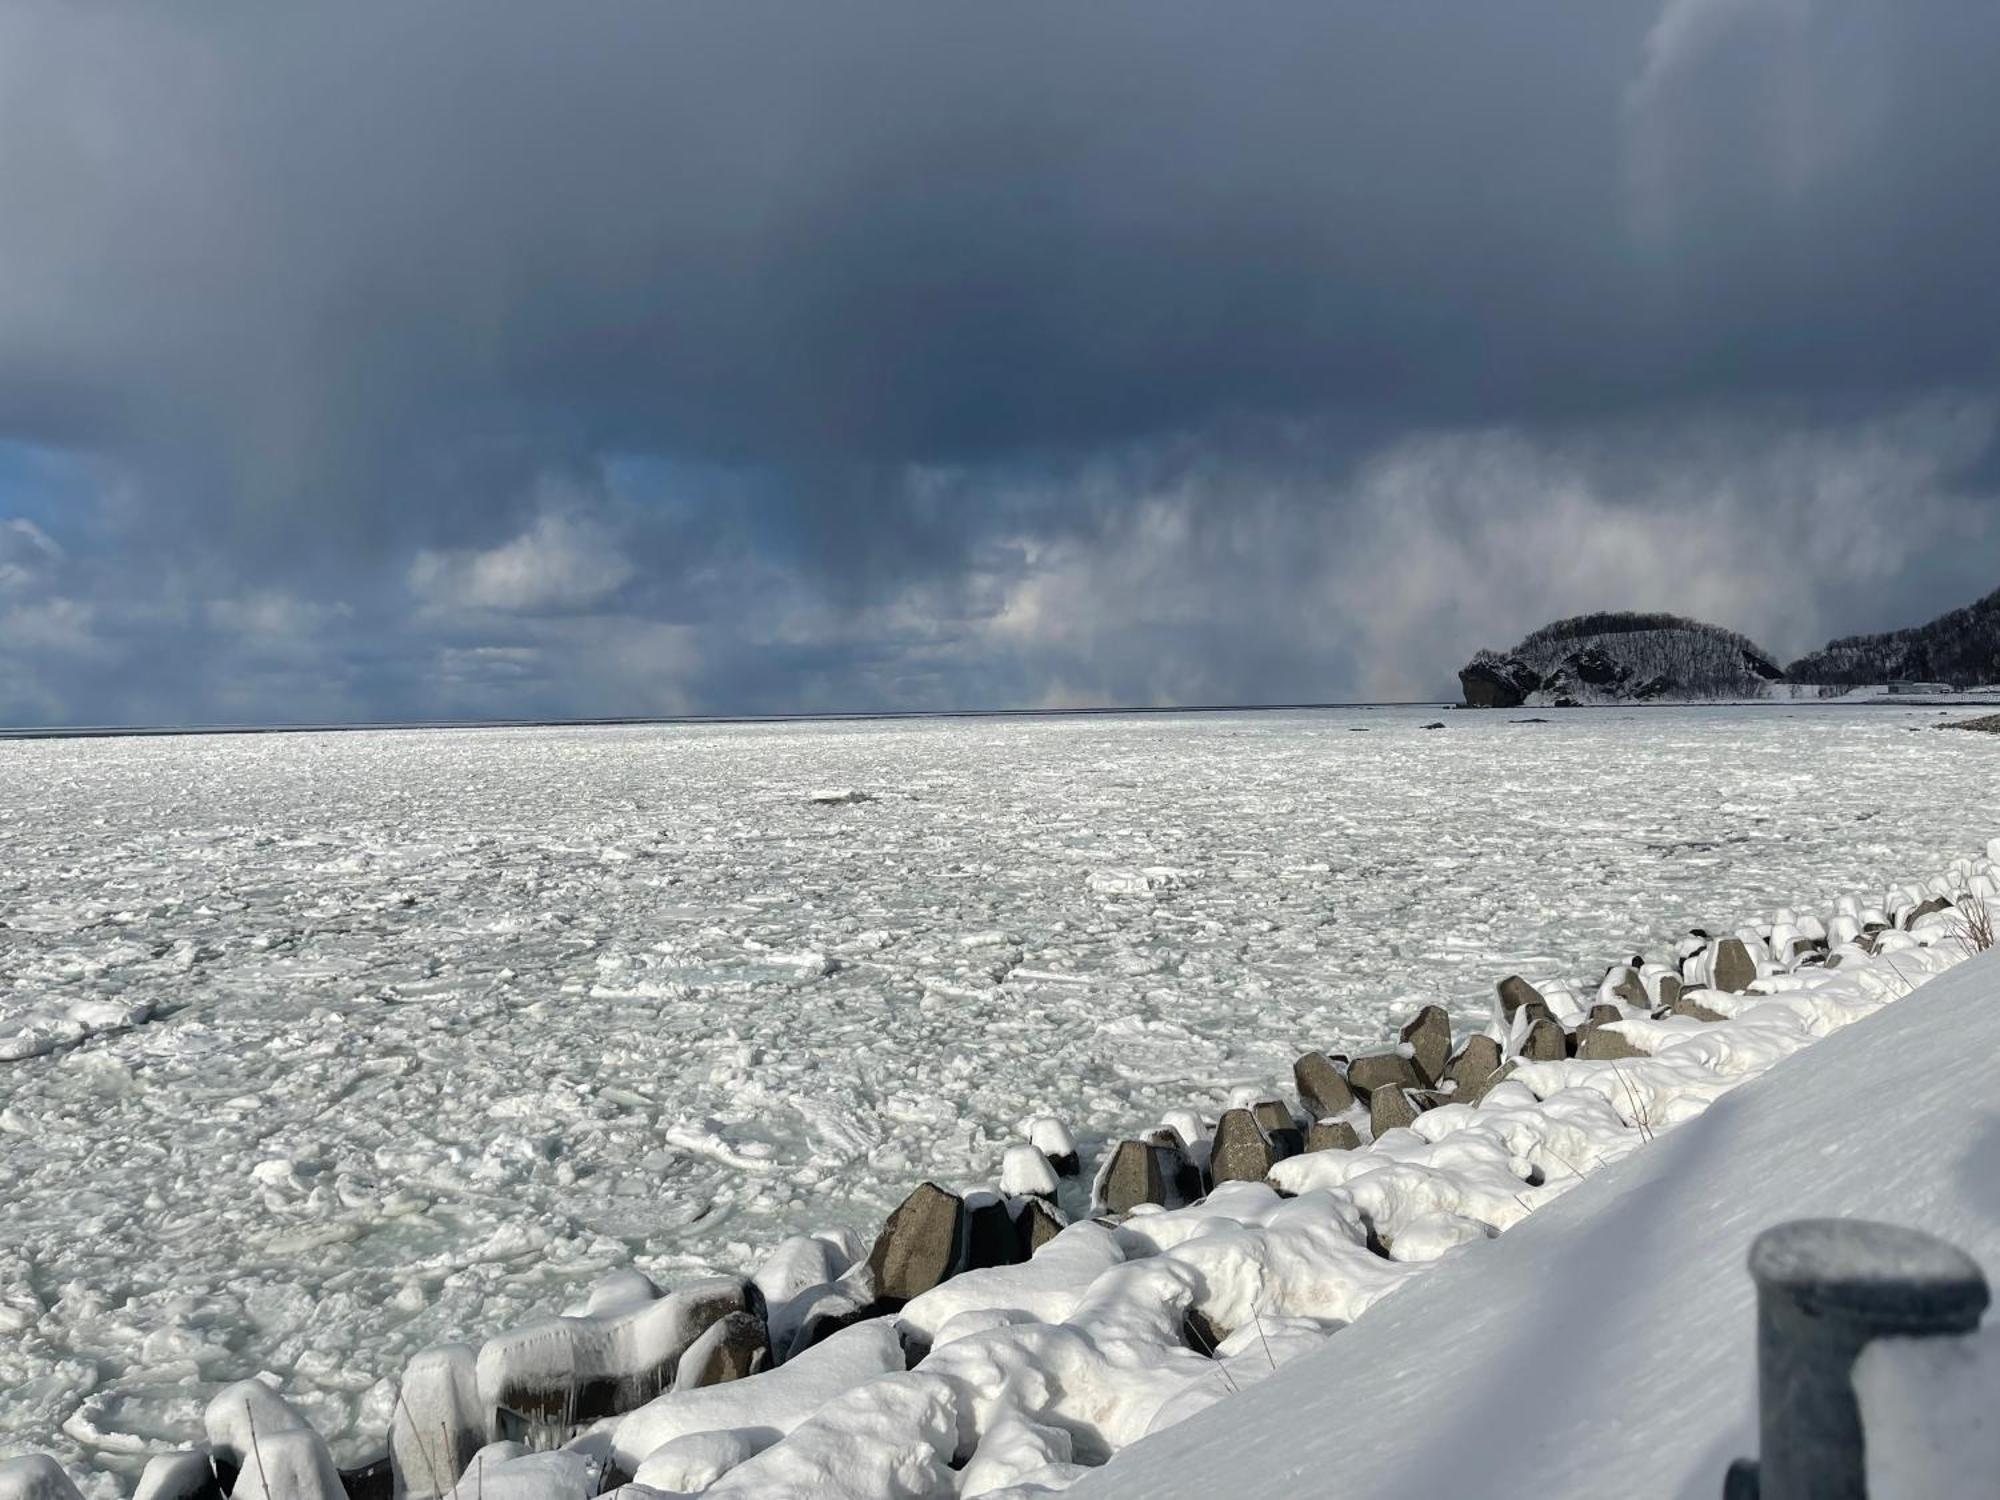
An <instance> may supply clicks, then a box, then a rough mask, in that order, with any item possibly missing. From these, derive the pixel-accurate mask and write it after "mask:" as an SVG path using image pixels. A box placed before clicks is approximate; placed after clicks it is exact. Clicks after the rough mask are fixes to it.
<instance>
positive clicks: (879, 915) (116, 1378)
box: [0, 705, 1993, 1493]
mask: <svg viewBox="0 0 2000 1500" xmlns="http://www.w3.org/2000/svg"><path fill="white" fill-rule="evenodd" d="M1528 717H1531V716H1530V715H1526V714H1521V713H1489V714H1449V713H1447V714H1442V715H1433V714H1431V713H1429V712H1411V711H1402V710H1395V711H1387V710H1383V711H1369V712H1342V713H1319V714H1298V715H1255V716H1249V715H1246V716H1217V717H1207V716H1204V717H1189V718H1178V719H1157V718H1147V719H1117V720H1114V719H1080V720H1048V721H1027V722H1022V721H984V722H939V723H919V724H907V723H904V724H892V725H870V724H855V725H840V726H812V725H793V726H785V727H777V728H773V727H755V728H746V727H739V728H712V729H633V730H580V731H563V730H539V731H527V730H514V731H483V732H466V733H385V734H371V735H325V736H288V737H259V738H245V739H227V740H218V739H160V740H107V741H71V742H42V743H21V744H10V745H5V746H0V758H4V763H5V768H6V771H7V776H8V785H9V788H10V794H11V795H10V796H9V797H8V798H7V799H6V801H5V802H4V804H0V921H4V922H5V923H6V924H7V926H6V927H5V928H0V1055H13V1056H15V1057H16V1058H17V1059H18V1060H15V1061H11V1062H4V1063H0V1184H4V1185H5V1190H6V1193H7V1203H8V1213H7V1215H6V1216H5V1218H4V1220H3V1221H0V1325H4V1326H5V1327H7V1328H8V1329H9V1330H10V1337H9V1338H8V1339H7V1340H6V1341H4V1342H0V1388H4V1389H6V1390H7V1391H8V1392H9V1394H8V1395H7V1396H5V1397H0V1452H7V1451H16V1450H28V1449H46V1450H48V1451H52V1452H55V1453H56V1454H58V1456H60V1457H62V1458H63V1459H64V1460H65V1462H67V1463H68V1464H69V1465H70V1467H71V1468H72V1470H73V1471H76V1472H79V1473H88V1472H89V1471H91V1470H93V1469H94V1470H95V1471H96V1476H97V1477H96V1480H95V1481H94V1482H95V1486H96V1488H97V1489H98V1490H99V1491H100V1492H103V1493H111V1492H113V1491H114V1489H115V1482H114V1480H113V1479H112V1477H111V1475H112V1473H113V1472H115V1471H118V1470H121V1469H122V1470H123V1471H124V1472H125V1473H127V1474H129V1473H130V1472H132V1471H133V1470H134V1469H135V1468H136V1467H137V1463H138V1455H139V1452H140V1450H141V1449H142V1448H143V1447H144V1446H145V1445H146V1444H147V1443H148V1441H149V1440H152V1439H156V1438H169V1437H170V1438H173V1439H175V1440H181V1439H184V1438H185V1437H186V1436H187V1435H188V1434H189V1433H190V1432H193V1431H196V1430H198V1429H199V1425H200V1422H199V1418H200V1410H201V1406H202V1403H203V1401H204V1399H205V1398H206V1396H207V1395H209V1394H210V1393H212V1392H213V1390H214V1389H215V1388H216V1387H217V1386H218V1385H219V1384H220V1383H221V1382H223V1381H225V1380H228V1379H234V1378H237V1377H240V1376H244V1375H248V1374H251V1373H253V1372H255V1371H257V1370H260V1369H265V1370H270V1371H273V1372H275V1373H277V1374H279V1375H282V1376H283V1377H284V1381H285V1388H286V1391H287V1394H288V1396H290V1397H292V1398H293V1399H296V1400H298V1401H299V1402H300V1404H301V1405H302V1407H303V1408H304V1409H305V1411H306V1413H307V1415H309V1416H310V1417H311V1418H312V1420H313V1421H314V1423H315V1424H316V1425H317V1426H318V1427H320V1429H321V1430H322V1431H324V1432H327V1433H328V1434H330V1435H333V1436H335V1437H336V1438H337V1439H338V1440H339V1441H338V1442H337V1450H338V1451H340V1452H341V1453H342V1455H343V1457H358V1456H361V1455H362V1454H363V1453H364V1452H366V1451H367V1450H368V1449H370V1448H372V1447H373V1446H374V1445H375V1443H376V1442H377V1441H379V1435H380V1434H381V1433H382V1431H383V1430H384V1429H385V1428H386V1427H387V1425H388V1422H389V1418H390V1410H389V1404H390V1401H391V1387H390V1386H389V1384H388V1383H387V1382H385V1381H384V1380H383V1379H382V1377H385V1376H393V1375H394V1374H396V1373H397V1372H398V1371H400V1369H401V1368H402V1366H403V1364H404V1363H405V1362H406V1361H407V1359H408V1357H409V1356H410V1355H411V1354H412V1353H413V1352H415V1351H416V1350H417V1349H419V1348H421V1347H424V1346H426V1345H429V1344H433V1343H437V1342H439V1341H442V1340H445V1339H450V1338H459V1337H463V1338H469V1339H471V1340H473V1341H475V1342H476V1341H478V1340H479V1339H481V1338H482V1337H484V1336H485V1335H486V1334H489V1333H491V1332H493V1331H494V1330H496V1329H498V1328H500V1327H503V1326H506V1325H507V1324H510V1323H514V1322H519V1321H522V1320H523V1319H525V1318H526V1317H528V1316H530V1315H532V1314H535V1313H540V1312H546V1311H550V1310H553V1309H554V1308H555V1307H556V1306H557V1305H559V1304H560V1303H562V1302H564V1301H566V1300H568V1299H569V1298H570V1297H571V1296H573V1295H574V1294H575V1293H576V1292H577V1291H578V1289H579V1288H581V1287H582V1286H583V1285H584V1284H585V1283H587V1282H588V1281H589V1280H590V1279H592V1278H593V1277H595V1276H597V1275H598V1274H600V1273H602V1272H603V1271H605V1270H607V1269H610V1268H613V1267H616V1266H621V1265H626V1264H636V1265H638V1266H640V1267H643V1268H645V1269H647V1270H649V1271H652V1272H654V1273H655V1274H656V1275H657V1276H658V1278H659V1279H661V1280H662V1281H665V1282H670V1283H675V1284H678V1283H682V1282H685V1281H686V1280H687V1279H689V1277H690V1276H692V1275H694V1274H696V1272H697V1271H698V1270H702V1269H737V1270H744V1269H748V1268H749V1267H750V1266H751V1265H752V1264H754V1263H755V1261H756V1259H757V1258H758V1256H759V1254H760V1253H761V1252H762V1251H763V1250H764V1249H766V1248H768V1247H769V1246H771V1245H772V1244H774V1243H775V1242H776V1241H777V1240H778V1239H780V1238H781V1237H783V1236H784V1235H785V1234H788V1233H791V1232H795V1231H798V1230H801V1229H817V1228H822V1227H831V1226H839V1225H850V1226H854V1227H858V1228H860V1229H862V1230H863V1231H864V1233H868V1232H872V1231H873V1229H874V1227H875V1226H876V1225H877V1224H878V1223H879V1221H880V1219H881V1216H882V1215H883V1213H884V1212H886V1210H887V1209H888V1208H890V1207H892V1206H893V1205H894V1203H895V1202H897V1201H898V1200H900V1199H901V1197H902V1196H903V1195H904V1193H905V1192H906V1191H907V1190H908V1189H909V1187H910V1186H911V1185H913V1183H914V1182H915V1181H917V1180H918V1179H920V1178H923V1177H927V1176H928V1177H936V1178H938V1179H939V1180H943V1181H947V1182H952V1183H956V1184H959V1185H972V1184H977V1183H980V1182H984V1181H989V1180H991V1178H992V1177H993V1176H994V1174H995V1172H996V1171H997V1167H998V1164H999V1158H1000V1154H1001V1152H1002V1150H1003V1149H1004V1148H1005V1146H1006V1145H1007V1144H1008V1143H1009V1142H1010V1141H1011V1140H1012V1139H1013V1138H1014V1126H1015V1124H1016V1122H1018V1121H1019V1120H1020V1119H1021V1118H1022V1117H1023V1116H1025V1115H1028V1114H1031V1113H1035V1112H1037V1111H1039V1110H1042V1109H1045V1108H1046V1109H1053V1110H1055V1111H1056V1112H1058V1113H1061V1114H1064V1115H1066V1116H1068V1117H1069V1118H1070V1119H1071V1120H1072V1121H1073V1122H1074V1123H1075V1124H1076V1125H1077V1127H1078V1134H1079V1137H1080V1138H1081V1141H1082V1143H1083V1145H1084V1147H1085V1149H1086V1151H1089V1150H1092V1149H1093V1148H1094V1147H1095V1146H1096V1145H1098V1144H1099V1143H1101V1141H1102V1140H1104V1139H1105V1138H1107V1137H1114V1136H1117V1135H1120V1134H1125V1133H1129V1132H1131V1131H1133V1130H1135V1129H1137V1128H1140V1127H1142V1126H1145V1125H1149V1124H1151V1123H1153V1122H1154V1121H1155V1120H1157V1119H1158V1118H1159V1117H1160V1115H1161V1113H1162V1112H1163V1111H1164V1110H1165V1109H1167V1108H1169V1107H1174V1106H1180V1105H1186V1104H1194V1105H1196V1106H1199V1107H1205V1108H1207V1109H1209V1110H1210V1111H1211V1112H1213V1111H1214V1110H1215V1109H1216V1108H1217V1107H1218V1106H1219V1105H1220V1104H1221V1103H1222V1102H1223V1101H1224V1100H1225V1099H1226V1096H1227V1094H1228V1092H1229V1090H1230V1089H1231V1088H1232V1087H1233V1086H1236V1085H1239V1084H1249V1085H1255V1086H1260V1087H1261V1086H1266V1085H1269V1084H1271V1083H1273V1082H1276V1081H1278V1080H1280V1079H1283V1078H1284V1077H1285V1076H1286V1075H1287V1072H1288V1068H1289V1064H1290V1061H1291V1059H1292V1057H1293V1056H1295V1055H1296V1054H1297V1052H1298V1051H1299V1050H1301V1049H1302V1048H1303V1047H1306V1046H1309V1045H1319V1046H1323V1047H1329V1048H1332V1047H1343V1046H1344V1047H1348V1048H1352V1047H1355V1046H1358V1045H1367V1044H1371V1043H1376V1042H1379V1041H1380V1040H1382V1039H1383V1038H1384V1036H1385V1035H1386V1034H1387V1033H1388V1032H1389V1029H1390V1027H1391V1025H1392V1024H1393V1022H1395V1021H1397V1020H1400V1019H1401V1018H1402V1017H1403V1016H1404V1015H1406V1014H1407V1013H1409V1012H1410V1011H1411V1010H1413V1009H1414V1008H1415V1007H1416V1005H1417V1004H1419V1003H1421V1002H1422V1001H1425V1000H1432V999H1435V1000H1439V1001H1441V1002H1443V1003H1445V1004H1446V1005H1448V1006H1449V1007H1450V1008H1451V1009H1452V1010H1453V1011H1454V1013H1455V1014H1456V1015H1457V1017H1458V1018H1459V1019H1460V1021H1461V1023H1464V1024H1470V1023H1472V1022H1473V1021H1474V1020H1475V1019H1476V1018H1478V1017H1481V1016H1483V1013H1484V1010H1485V1007H1486V996H1487V994H1488V993H1489V989H1490V985H1491V983H1492V981H1493V979H1494V978H1495V977H1497V976H1498V975H1499V974H1502V973H1505V972H1508V971H1510V970H1520V971H1522V972H1525V973H1528V974H1531V975H1564V976H1567V977H1571V978H1580V977H1584V976H1586V975H1589V976H1591V977H1594V975H1595V973H1596V972H1597V970H1598V969H1600V968H1601V966H1602V963H1603V962H1604V961H1605V960H1606V959H1608V958H1610V957H1612V956H1614V955H1618V954H1621V953H1626V952H1629V951H1632V950H1646V951H1649V952H1652V953H1654V954H1656V955H1659V954H1663V953H1664V951H1665V950H1666V948H1667V947H1668V945H1669V943H1670V939H1671V937H1672V935H1673V934H1675V933H1676V932H1678V931H1679V930H1680V929H1682V928H1684V927H1686V926H1687V925H1689V924H1691V923H1697V922H1703V921H1706V922H1708V923H1711V924H1720V925H1721V926H1723V927H1725V928H1726V927H1730V926H1734V925H1735V924H1736V923H1737V922H1739V921H1741V920H1745V919H1748V918H1750V917H1752V916H1754V915H1756V914H1758V913H1768V912H1769V911H1770V910H1771V909H1772V908H1773V907H1775V906H1778V905H1781V904H1789V905H1794V906H1798V907H1801V908H1816V907H1826V906H1830V905H1831V903H1832V900H1833V898H1834V897H1835V896H1837V895H1840V894H1844V893H1848V892H1850V891H1859V890H1867V889H1870V888H1876V889H1879V887H1880V886H1881V885H1883V884H1884V883H1886V882H1888V881H1891V880H1901V879H1906V878H1911V877H1915V876H1920V875H1922V874H1925V873H1928V872H1929V871H1931V870H1932V869H1934V868H1935V867H1937V866H1938V865H1939V864H1940V863H1942V862H1943V861H1945V860H1948V859H1949V858H1951V857H1952V856H1954V855H1961V854H1969V853H1972V852H1975V850H1976V848H1977V847H1978V844H1979V843H1980V842H1981V841H1983V837H1984V830H1975V829H1972V828H1970V827H1968V810H1969V809H1973V808H1978V807H1981V806H1983V805H1985V803H1986V801H1987V800H1988V799H1989V797H1990V787H1991V783H1992V772H1993V762H1992V759H1991V756H1992V753H1993V745H1992V744H1991V743H1990V742H1989V741H1986V740H1983V739H1982V738H1981V737H1978V736H1955V735H1932V734H1927V733H1926V734H1916V733H1911V732H1910V731H1911V730H1912V729H1916V728H1920V727H1923V726H1927V725H1929V724H1930V723H1933V722H1935V720H1936V717H1937V715H1936V712H1935V709H1934V707H1932V706H1928V705H1925V706H1913V707H1912V708H1911V709H1909V710H1907V711H1905V710H1902V709H1895V708H1881V707H1869V708H1865V709H1853V710H1844V709H1839V708H1828V707H1812V708H1801V709H1796V710H1792V709H1783V708H1762V709H1746V710H1723V709H1694V710H1663V709H1645V710H1636V711H1634V712H1632V713H1630V714H1620V713H1616V712H1593V713H1589V714H1554V715H1551V716H1550V722H1548V723H1543V724H1522V723H1520V722H1518V721H1519V720H1521V719H1523V718H1528ZM1434 718H1435V719H1442V721H1443V722H1444V724H1445V727H1444V728H1443V729H1441V730H1426V729H1423V728H1421V727H1420V725H1422V724H1424V723H1428V722H1432V721H1433V719H1434ZM1357 730H1365V731H1366V732H1365V733H1357V732H1355V731H1357ZM850 792H851V793H856V794H860V795H853V796H849V795H832V794H836V793H850ZM106 1028H109V1029H106ZM120 1028H124V1029H120ZM90 1033H96V1034H95V1036H94V1039H92V1040H90V1041H89V1042H88V1043H87V1044H85V1045H82V1046H76V1045H74V1043H75V1040H76V1038H77V1037H79V1036H81V1035H85V1034H90ZM10 1036H11V1037H12V1038H13V1039H14V1040H13V1041H12V1043H11V1044H10V1043H9V1042H8V1040H7V1038H9V1037H10Z"/></svg>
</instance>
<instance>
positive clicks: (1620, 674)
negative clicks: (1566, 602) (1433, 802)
mask: <svg viewBox="0 0 2000 1500" xmlns="http://www.w3.org/2000/svg"><path fill="white" fill-rule="evenodd" d="M1784 676H1785V674H1784V672H1783V670H1782V669H1781V668H1780V667H1779V666H1778V664H1777V663H1776V662H1775V661H1773V660H1772V659H1771V657H1770V655H1769V654H1768V653H1767V652H1765V651H1763V650H1761V649H1760V648H1759V647H1758V646H1757V645H1756V644H1755V643H1754V642H1752V641H1750V640H1749V639H1747V638H1746V637H1744V636H1740V635H1738V634H1736V633H1735V632H1734V631H1731V630H1724V629H1722V628H1721V627H1720V626H1716V625H1705V624H1703V623H1702V622H1700V621H1699V620H1684V619H1682V618H1680V617H1679V616H1677V615H1645V614H1597V615H1579V616H1577V617H1576V618H1574V619H1569V620H1558V621H1557V622H1556V623H1555V624H1553V625H1545V626H1543V627H1542V628H1541V629H1540V630H1537V631H1535V632H1534V633H1533V634H1532V635H1530V636H1528V637H1527V638H1526V639H1525V640H1523V641H1522V642H1521V643H1520V644H1519V645H1518V646H1516V647H1515V648H1514V649H1513V650H1512V651H1508V652H1504V653H1503V652H1494V651H1481V652H1479V653H1478V654H1476V655H1475V656H1474V657H1473V658H1472V660H1471V661H1470V662H1468V663H1467V664H1466V665H1465V666H1464V668H1462V669H1461V670H1460V672H1459V674H1458V680H1459V685H1460V687H1461V689H1462V691H1463V693H1464V696H1465V702H1466V706H1467V707H1469V708H1514V707H1517V706H1519V705H1521V704H1526V703H1535V704H1555V705H1557V706H1562V705H1568V704H1583V703H1645V702H1654V701H1659V700H1663V699H1714V698H1758V697H1762V696H1764V695H1765V693H1766V692H1767V690H1768V688H1769V685H1770V684H1771V683H1773V682H1778V681H1782V680H1783V679H1784Z"/></svg>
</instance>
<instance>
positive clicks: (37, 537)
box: [0, 516, 63, 594]
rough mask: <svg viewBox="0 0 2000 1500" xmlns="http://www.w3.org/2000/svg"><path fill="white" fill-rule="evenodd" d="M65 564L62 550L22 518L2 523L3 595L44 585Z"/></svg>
mask: <svg viewBox="0 0 2000 1500" xmlns="http://www.w3.org/2000/svg"><path fill="white" fill-rule="evenodd" d="M62 560H63V549H62V548H61V547H59V546H58V545H56V542H55V539H54V538H53V537H51V536H50V535H49V534H48V533H47V532H46V531H44V530H42V528H41V527H39V526H37V525H36V524H35V523H34V522H33V521H30V520H28V519H26V518H25V517H22V516H12V517H8V518H6V519H4V520H0V593H7V594H13V593H24V592H26V591H27V590H28V589H30V588H33V587H35V586H36V585H38V584H40V583H42V582H44V581H45V580H46V579H47V578H48V577H49V575H50V574H51V573H53V572H54V571H55V569H56V567H57V565H58V564H60V563H61V562H62Z"/></svg>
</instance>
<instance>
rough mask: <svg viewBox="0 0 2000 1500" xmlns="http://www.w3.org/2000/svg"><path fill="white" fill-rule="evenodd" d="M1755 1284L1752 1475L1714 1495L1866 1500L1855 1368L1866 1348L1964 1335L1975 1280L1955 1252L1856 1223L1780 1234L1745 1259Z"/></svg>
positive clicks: (1792, 1227)
mask: <svg viewBox="0 0 2000 1500" xmlns="http://www.w3.org/2000/svg"><path fill="white" fill-rule="evenodd" d="M1750 1275H1751V1278H1752V1279H1753V1280H1754V1281H1755V1282H1756V1283H1757V1404H1758V1413H1757V1426H1758V1446H1759V1448H1760V1450H1761V1451H1760V1454H1759V1458H1758V1462H1757V1464H1756V1465H1755V1466H1754V1468H1753V1467H1752V1466H1751V1465H1749V1464H1747V1463H1738V1464H1737V1465H1735V1466H1734V1467H1732V1468H1731V1470H1730V1473H1729V1477H1728V1479H1727V1480H1726V1481H1725V1494H1726V1495H1728V1496H1729V1497H1731V1500H1735V1497H1739V1496H1741V1497H1748V1496H1752V1495H1754V1496H1756V1497H1757V1500H1866V1494H1867V1491H1866V1488H1865V1484H1866V1473H1865V1469H1864V1467H1863V1464H1862V1448H1861V1444H1862V1434H1861V1413H1860V1409H1859V1407H1858V1406H1857V1405H1856V1404H1855V1399H1854V1385H1853V1381H1852V1376H1853V1372H1854V1361H1855V1358H1856V1356H1858V1355H1859V1354H1860V1353H1861V1350H1862V1346H1863V1345H1865V1344H1867V1343H1868V1341H1869V1340H1871V1339H1877V1338H1883V1337H1889V1336H1894V1337H1898V1338H1926V1337H1935V1336H1938V1335H1942V1334H1964V1333H1970V1332H1972V1330H1974V1329H1975V1328H1977V1327H1978V1326H1979V1319H1980V1315H1981V1314H1983V1313H1984V1312H1985V1311H1986V1303H1987V1290H1986V1278H1985V1276H1984V1275H1982V1274H1981V1272H1980V1269H1979V1267H1978V1265H1977V1264H1976V1263H1975V1262H1974V1261H1973V1259H1972V1258H1971V1257H1970V1256H1969V1255H1967V1254H1965V1253H1964V1252H1963V1251H1962V1250H1959V1249H1957V1248H1956V1247H1955V1246H1952V1245H1948V1244H1946V1243H1945V1242H1944V1241H1943V1240H1940V1239H1936V1238H1934V1237H1933V1236H1931V1235H1928V1234H1923V1233H1920V1232H1919V1231H1917V1230H1914V1229H1903V1228H1899V1227H1897V1226H1895V1225H1892V1224H1876V1223H1871V1222H1870V1221H1868V1220H1866V1219H1803V1220H1799V1221H1796V1222H1794V1223H1790V1224H1779V1225H1777V1226H1776V1227H1774V1228H1771V1229H1767V1230H1765V1231H1764V1232H1763V1233H1762V1234H1760V1235H1758V1236H1757V1239H1756V1241H1755V1243H1753V1244H1752V1245H1751V1247H1750Z"/></svg>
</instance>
